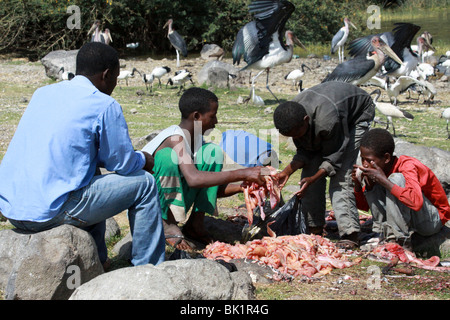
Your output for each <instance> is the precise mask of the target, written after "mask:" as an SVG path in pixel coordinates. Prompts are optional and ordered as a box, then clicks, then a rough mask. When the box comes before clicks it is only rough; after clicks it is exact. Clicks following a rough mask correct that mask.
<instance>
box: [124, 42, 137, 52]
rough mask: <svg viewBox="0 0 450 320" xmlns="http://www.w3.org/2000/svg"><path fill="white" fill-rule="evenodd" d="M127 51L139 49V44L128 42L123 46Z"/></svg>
mask: <svg viewBox="0 0 450 320" xmlns="http://www.w3.org/2000/svg"><path fill="white" fill-rule="evenodd" d="M125 46H126V47H127V48H128V49H133V50H134V49H136V48H137V47H139V42H130V43H127V44H126V45H125Z"/></svg>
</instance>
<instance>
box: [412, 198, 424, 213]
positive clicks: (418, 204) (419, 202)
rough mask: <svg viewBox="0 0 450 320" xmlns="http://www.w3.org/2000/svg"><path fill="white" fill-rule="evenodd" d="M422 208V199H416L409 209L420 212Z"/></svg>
mask: <svg viewBox="0 0 450 320" xmlns="http://www.w3.org/2000/svg"><path fill="white" fill-rule="evenodd" d="M422 206H423V198H421V199H418V200H417V201H416V202H415V203H414V205H413V206H412V207H411V209H413V210H414V211H420V210H421V209H422Z"/></svg>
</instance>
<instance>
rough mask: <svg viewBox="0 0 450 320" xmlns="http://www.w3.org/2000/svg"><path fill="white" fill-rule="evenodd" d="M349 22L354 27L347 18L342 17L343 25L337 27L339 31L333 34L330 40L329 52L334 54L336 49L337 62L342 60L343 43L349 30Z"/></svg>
mask: <svg viewBox="0 0 450 320" xmlns="http://www.w3.org/2000/svg"><path fill="white" fill-rule="evenodd" d="M349 24H350V25H351V26H352V27H353V28H355V29H357V28H356V26H355V25H354V24H353V23H352V22H351V21H350V20H349V19H348V18H345V19H344V26H343V27H342V28H341V29H339V31H338V32H337V33H336V34H335V35H334V37H333V39H332V40H331V54H334V53H335V52H336V50H337V51H338V55H339V63H342V62H344V45H345V42H346V41H347V38H348V34H349V32H350V29H349Z"/></svg>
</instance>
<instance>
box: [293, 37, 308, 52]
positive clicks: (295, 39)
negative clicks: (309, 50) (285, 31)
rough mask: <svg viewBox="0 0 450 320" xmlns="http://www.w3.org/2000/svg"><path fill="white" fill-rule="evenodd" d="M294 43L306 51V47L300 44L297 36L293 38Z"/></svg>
mask: <svg viewBox="0 0 450 320" xmlns="http://www.w3.org/2000/svg"><path fill="white" fill-rule="evenodd" d="M292 41H293V42H294V43H295V44H296V45H298V46H299V47H300V48H302V49H303V50H306V47H305V46H304V45H303V43H301V42H300V40H299V39H298V38H297V37H296V36H295V35H294V36H293V37H292Z"/></svg>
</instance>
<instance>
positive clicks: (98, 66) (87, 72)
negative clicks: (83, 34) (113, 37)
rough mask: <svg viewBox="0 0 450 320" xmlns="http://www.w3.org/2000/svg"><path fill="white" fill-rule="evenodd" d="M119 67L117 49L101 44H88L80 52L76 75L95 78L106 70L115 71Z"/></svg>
mask: <svg viewBox="0 0 450 320" xmlns="http://www.w3.org/2000/svg"><path fill="white" fill-rule="evenodd" d="M118 66H119V54H118V53H117V51H116V49H114V48H113V47H111V46H109V45H107V44H104V43H101V42H88V43H86V44H84V45H83V46H82V47H81V48H80V50H79V51H78V54H77V62H76V74H77V75H83V76H93V75H94V74H97V73H100V72H103V71H105V70H106V69H110V70H114V68H117V67H118Z"/></svg>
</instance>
